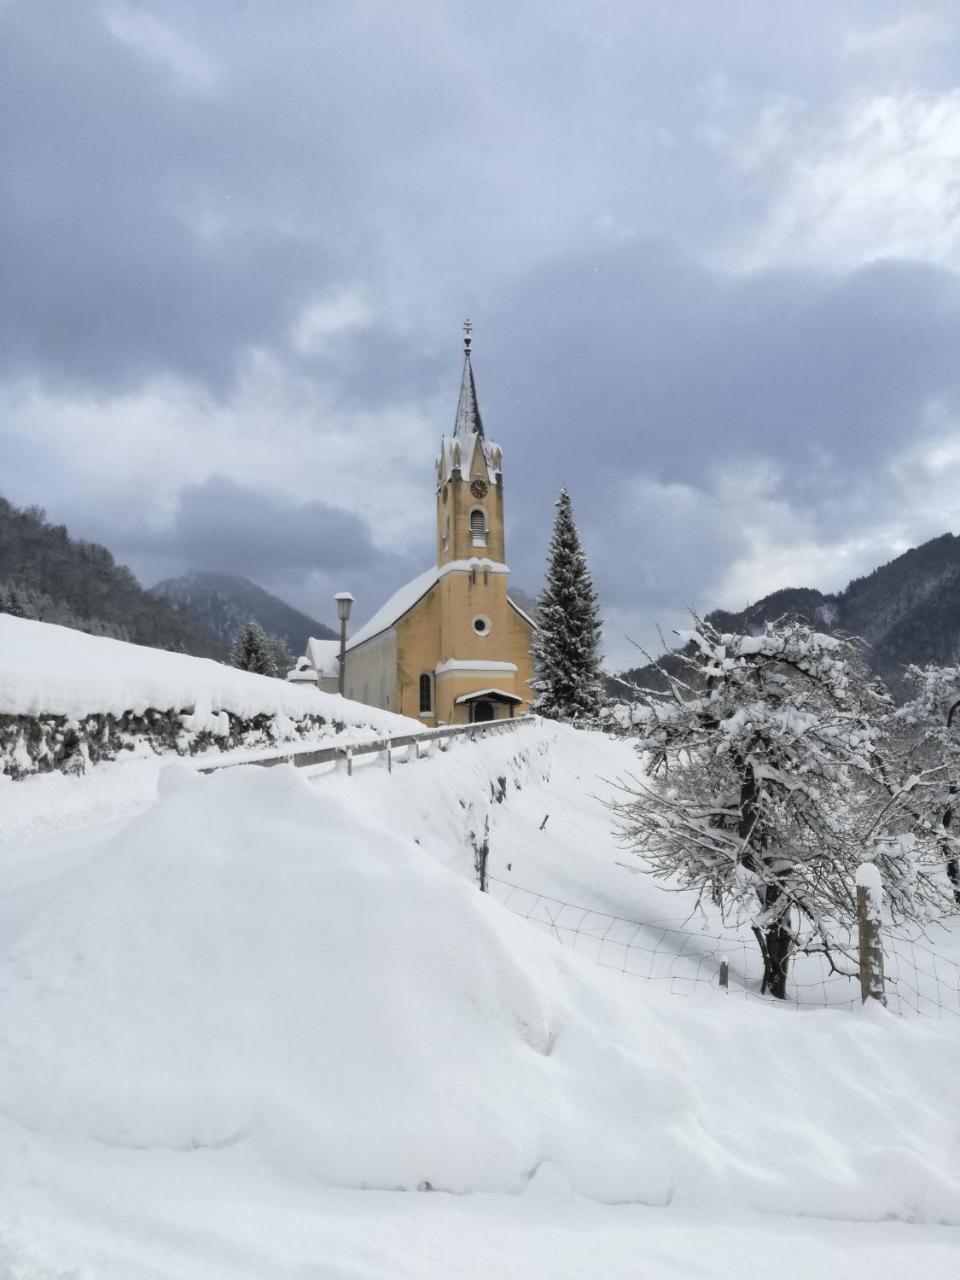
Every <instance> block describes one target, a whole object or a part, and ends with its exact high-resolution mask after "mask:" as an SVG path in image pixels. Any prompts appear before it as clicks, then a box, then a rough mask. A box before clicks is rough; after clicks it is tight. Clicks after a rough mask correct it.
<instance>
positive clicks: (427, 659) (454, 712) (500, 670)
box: [344, 321, 534, 725]
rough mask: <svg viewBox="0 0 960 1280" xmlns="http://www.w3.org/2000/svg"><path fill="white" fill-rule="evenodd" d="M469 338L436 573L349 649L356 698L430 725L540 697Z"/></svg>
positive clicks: (476, 717) (443, 464)
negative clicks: (513, 582) (509, 561)
mask: <svg viewBox="0 0 960 1280" xmlns="http://www.w3.org/2000/svg"><path fill="white" fill-rule="evenodd" d="M470 329H471V326H470V322H469V321H467V323H466V324H465V325H464V335H465V336H464V355H463V377H462V379H461V382H460V400H459V403H458V404H457V417H456V422H455V424H454V428H453V435H452V436H450V437H449V438H448V437H444V438H443V440H442V441H441V445H440V456H439V458H438V459H437V473H436V507H437V533H436V539H437V541H436V563H435V564H434V565H433V566H431V568H429V569H427V571H426V572H425V573H422V574H420V576H419V577H417V578H414V580H413V581H412V582H409V583H407V585H406V586H405V587H401V589H400V590H399V591H398V592H396V594H395V595H393V596H392V597H391V598H390V599H389V600H388V601H387V603H386V604H385V605H384V606H383V608H382V609H380V610H379V611H378V612H377V613H376V614H374V616H373V617H372V618H371V619H370V621H369V622H368V623H367V624H366V625H365V626H364V627H362V628H361V629H360V630H359V631H358V632H357V633H356V635H355V636H353V638H352V639H351V640H349V641H348V642H347V656H346V672H345V683H344V692H345V693H346V696H347V697H348V698H354V699H356V700H357V701H358V702H366V703H369V704H372V705H374V706H378V707H384V708H388V709H389V710H391V711H396V712H399V713H400V714H401V715H405V716H411V717H412V718H414V719H420V720H421V721H423V722H424V724H428V725H433V724H467V723H476V722H479V721H482V720H497V719H502V718H505V717H508V716H513V715H517V714H520V713H522V712H523V711H524V710H526V708H527V705H528V703H529V701H530V699H531V697H532V691H531V689H530V685H529V681H530V679H531V677H532V675H533V662H532V658H531V655H530V645H531V639H532V636H533V631H534V623H533V622H532V621H531V619H530V618H528V617H527V615H526V614H525V613H524V612H523V610H522V609H521V608H519V606H518V605H516V604H514V603H513V601H512V600H511V599H510V596H509V594H508V583H509V573H510V571H509V569H508V568H507V565H506V551H505V547H504V536H503V450H502V449H501V448H500V446H499V445H498V444H494V443H493V441H491V440H488V439H487V436H486V433H485V431H484V428H483V420H482V418H481V417H480V408H479V405H478V404H477V387H476V382H475V380H474V376H473V365H472V363H471V356H470V346H471V339H470Z"/></svg>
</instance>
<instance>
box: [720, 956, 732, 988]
mask: <svg viewBox="0 0 960 1280" xmlns="http://www.w3.org/2000/svg"><path fill="white" fill-rule="evenodd" d="M720 986H721V987H722V988H723V990H724V991H729V990H730V961H729V960H728V959H727V957H726V956H721V957H720Z"/></svg>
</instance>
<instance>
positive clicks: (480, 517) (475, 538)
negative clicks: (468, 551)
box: [470, 507, 487, 547]
mask: <svg viewBox="0 0 960 1280" xmlns="http://www.w3.org/2000/svg"><path fill="white" fill-rule="evenodd" d="M470 540H471V542H472V543H473V545H474V546H475V547H485V546H486V545H487V517H486V515H485V514H484V512H483V510H482V509H481V508H480V507H474V509H473V510H472V511H471V512H470Z"/></svg>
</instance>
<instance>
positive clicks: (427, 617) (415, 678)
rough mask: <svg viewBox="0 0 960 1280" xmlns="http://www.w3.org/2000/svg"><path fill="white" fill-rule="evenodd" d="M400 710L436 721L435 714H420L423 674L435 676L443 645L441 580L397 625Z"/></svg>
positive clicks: (423, 718)
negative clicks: (441, 642)
mask: <svg viewBox="0 0 960 1280" xmlns="http://www.w3.org/2000/svg"><path fill="white" fill-rule="evenodd" d="M396 636H397V658H396V667H395V668H394V669H395V671H396V676H397V706H396V709H397V711H399V712H400V714H401V715H404V716H412V717H413V718H414V719H422V720H423V721H424V722H425V723H429V724H435V723H436V719H437V716H436V707H434V714H433V715H432V716H421V715H420V677H421V675H423V674H424V673H429V675H430V676H431V677H432V676H433V670H434V667H436V665H437V661H438V657H437V655H438V653H439V649H440V583H438V584H437V585H436V586H435V587H431V588H430V590H429V591H428V592H427V594H426V595H425V596H424V597H423V598H422V599H421V600H420V601H419V602H418V603H417V604H416V605H414V607H413V608H412V609H411V610H410V612H409V613H408V614H406V615H405V616H404V617H403V618H401V619H400V621H399V622H398V623H397V626H396Z"/></svg>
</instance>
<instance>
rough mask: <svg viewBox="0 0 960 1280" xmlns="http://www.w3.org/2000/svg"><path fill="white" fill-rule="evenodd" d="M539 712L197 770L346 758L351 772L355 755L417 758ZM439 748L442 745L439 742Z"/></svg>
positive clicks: (389, 760) (297, 764) (304, 765)
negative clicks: (435, 745)
mask: <svg viewBox="0 0 960 1280" xmlns="http://www.w3.org/2000/svg"><path fill="white" fill-rule="evenodd" d="M538 719H539V717H538V716H516V717H514V718H511V719H509V720H487V721H484V722H483V723H482V724H458V725H447V726H445V727H444V728H442V729H424V731H423V733H406V734H399V735H398V736H397V737H394V738H372V739H371V740H370V741H369V742H353V743H347V744H341V745H339V746H334V747H320V748H319V749H316V748H309V747H305V748H304V749H303V750H297V749H296V748H293V749H290V750H286V751H278V752H274V753H272V754H271V755H265V756H257V757H254V758H252V759H250V760H233V761H231V760H224V761H223V763H222V764H208V765H204V767H203V768H202V769H200V770H198V772H199V773H217V772H218V771H219V770H220V769H237V768H239V767H240V766H242V765H248V764H255V765H259V766H261V767H262V768H266V769H269V768H271V767H272V766H273V765H278V764H292V765H294V767H295V768H297V769H307V768H311V767H312V766H314V765H318V764H336V763H337V761H339V760H345V761H346V764H347V772H348V773H350V772H352V769H353V759H354V757H355V756H369V755H375V754H378V753H381V752H385V753H386V756H387V768H388V769H392V767H393V752H394V751H396V750H398V749H400V748H402V747H408V748H409V747H413V748H414V750H415V751H416V758H417V759H419V758H420V748H421V747H422V746H423V745H424V744H426V743H431V742H444V741H446V740H447V739H450V738H467V739H468V741H473V740H474V739H475V738H482V737H487V736H488V735H490V734H496V733H504V732H506V731H508V730H511V729H516V728H517V727H518V726H519V725H523V724H532V723H533V722H534V721H535V720H538ZM440 750H441V751H443V750H444V748H443V747H442V746H441V748H440Z"/></svg>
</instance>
